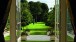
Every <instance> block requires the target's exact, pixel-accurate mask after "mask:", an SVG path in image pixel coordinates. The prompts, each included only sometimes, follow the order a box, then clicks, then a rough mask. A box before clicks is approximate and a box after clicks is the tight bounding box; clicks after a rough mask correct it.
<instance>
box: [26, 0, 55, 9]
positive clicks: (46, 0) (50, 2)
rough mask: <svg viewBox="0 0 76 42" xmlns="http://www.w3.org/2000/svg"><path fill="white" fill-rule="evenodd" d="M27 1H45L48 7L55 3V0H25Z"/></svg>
mask: <svg viewBox="0 0 76 42" xmlns="http://www.w3.org/2000/svg"><path fill="white" fill-rule="evenodd" d="M27 1H28V2H29V1H34V2H37V1H40V2H42V3H46V4H47V5H48V8H49V9H50V8H51V7H54V5H55V0H27Z"/></svg>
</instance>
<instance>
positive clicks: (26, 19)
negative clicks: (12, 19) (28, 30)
mask: <svg viewBox="0 0 76 42" xmlns="http://www.w3.org/2000/svg"><path fill="white" fill-rule="evenodd" d="M32 21H33V17H32V15H31V13H30V11H29V5H28V2H27V1H26V0H21V22H22V23H21V25H22V26H23V27H24V26H26V25H28V24H29V23H31V22H32Z"/></svg>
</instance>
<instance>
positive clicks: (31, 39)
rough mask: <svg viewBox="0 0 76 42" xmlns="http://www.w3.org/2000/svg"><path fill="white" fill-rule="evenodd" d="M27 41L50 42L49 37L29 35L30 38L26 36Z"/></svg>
mask: <svg viewBox="0 0 76 42" xmlns="http://www.w3.org/2000/svg"><path fill="white" fill-rule="evenodd" d="M27 41H50V36H47V35H30V36H27Z"/></svg>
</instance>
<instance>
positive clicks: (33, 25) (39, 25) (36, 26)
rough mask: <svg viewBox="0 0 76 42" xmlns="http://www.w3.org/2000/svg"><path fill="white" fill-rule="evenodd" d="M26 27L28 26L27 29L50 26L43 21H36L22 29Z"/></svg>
mask: <svg viewBox="0 0 76 42" xmlns="http://www.w3.org/2000/svg"><path fill="white" fill-rule="evenodd" d="M26 28H28V29H48V28H50V27H49V26H46V25H45V23H43V22H37V23H34V24H33V23H31V24H29V25H27V26H25V27H24V29H26Z"/></svg>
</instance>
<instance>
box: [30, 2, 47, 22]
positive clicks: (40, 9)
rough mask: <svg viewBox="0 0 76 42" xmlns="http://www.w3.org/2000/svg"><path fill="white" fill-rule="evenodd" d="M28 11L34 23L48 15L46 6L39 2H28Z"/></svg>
mask: <svg viewBox="0 0 76 42" xmlns="http://www.w3.org/2000/svg"><path fill="white" fill-rule="evenodd" d="M29 9H30V12H31V13H32V16H33V19H35V22H40V21H43V22H44V20H45V19H46V18H45V17H46V15H47V13H48V6H47V4H45V3H41V2H33V1H30V2H29Z"/></svg>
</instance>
